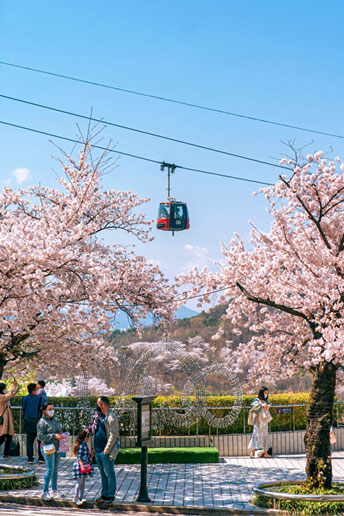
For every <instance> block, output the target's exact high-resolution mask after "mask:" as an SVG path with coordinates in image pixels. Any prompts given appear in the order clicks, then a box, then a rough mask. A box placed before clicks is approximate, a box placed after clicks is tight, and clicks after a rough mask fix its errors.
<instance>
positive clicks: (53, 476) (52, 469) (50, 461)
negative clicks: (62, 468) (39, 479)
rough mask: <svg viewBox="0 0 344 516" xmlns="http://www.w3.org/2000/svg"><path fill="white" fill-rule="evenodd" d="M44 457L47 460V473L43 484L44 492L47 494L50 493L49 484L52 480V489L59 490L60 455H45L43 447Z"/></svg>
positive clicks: (57, 453) (56, 453)
mask: <svg viewBox="0 0 344 516" xmlns="http://www.w3.org/2000/svg"><path fill="white" fill-rule="evenodd" d="M42 455H43V457H44V460H45V465H46V468H47V469H46V471H45V475H44V484H43V491H44V492H45V493H47V492H48V491H49V484H50V480H51V489H53V490H55V489H57V474H58V469H59V463H60V453H59V452H55V453H52V454H51V455H47V454H46V453H44V450H43V447H42Z"/></svg>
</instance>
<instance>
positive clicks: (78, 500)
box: [73, 498, 84, 506]
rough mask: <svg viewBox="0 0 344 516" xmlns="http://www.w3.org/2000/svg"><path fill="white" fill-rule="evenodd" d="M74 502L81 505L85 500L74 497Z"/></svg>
mask: <svg viewBox="0 0 344 516" xmlns="http://www.w3.org/2000/svg"><path fill="white" fill-rule="evenodd" d="M73 502H74V503H75V504H76V505H79V506H80V505H82V504H83V503H84V502H83V500H80V498H73Z"/></svg>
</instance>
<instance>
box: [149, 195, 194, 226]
mask: <svg viewBox="0 0 344 516" xmlns="http://www.w3.org/2000/svg"><path fill="white" fill-rule="evenodd" d="M156 227H157V228H158V229H161V230H162V231H184V229H189V227H190V219H189V212H188V207H187V205H186V203H185V202H181V201H174V200H170V201H166V202H161V203H160V206H159V212H158V220H157V223H156Z"/></svg>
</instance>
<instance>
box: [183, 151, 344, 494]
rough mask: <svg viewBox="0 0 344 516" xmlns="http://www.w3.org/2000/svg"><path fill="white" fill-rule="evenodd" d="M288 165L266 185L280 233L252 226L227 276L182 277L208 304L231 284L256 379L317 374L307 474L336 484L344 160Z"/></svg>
mask: <svg viewBox="0 0 344 516" xmlns="http://www.w3.org/2000/svg"><path fill="white" fill-rule="evenodd" d="M282 163H284V164H285V163H287V164H289V165H290V167H291V169H292V172H291V177H289V178H288V177H286V176H280V180H279V181H278V182H277V183H276V184H275V185H274V186H271V187H268V188H265V189H262V190H261V192H262V193H263V194H264V195H265V197H266V199H267V201H268V203H269V213H270V215H271V217H272V224H271V228H270V231H269V232H267V233H264V232H261V231H259V230H258V229H257V228H256V227H255V226H254V225H253V224H252V226H253V229H252V231H251V239H250V245H249V246H248V248H246V247H245V244H244V241H243V239H242V238H241V237H240V235H239V234H236V235H235V237H234V238H233V240H232V241H231V243H230V245H229V246H228V247H227V246H225V245H223V246H222V253H223V256H224V263H223V265H222V266H221V267H220V270H219V271H218V272H216V273H209V272H207V271H206V270H203V271H197V270H193V271H191V272H190V273H189V274H186V275H182V276H181V277H180V282H182V283H185V284H186V283H193V284H194V285H195V289H194V292H195V294H196V293H198V292H200V291H201V289H203V287H204V286H205V289H206V290H205V292H206V293H205V295H204V297H203V298H201V301H207V300H208V301H210V299H209V293H210V292H211V291H213V290H214V289H218V288H222V287H224V288H227V289H228V290H226V291H225V295H223V296H222V299H221V300H220V302H223V303H224V304H225V303H229V304H228V309H227V312H226V314H225V315H224V317H225V318H227V319H229V320H230V321H231V322H232V324H233V325H238V327H243V328H245V327H246V328H248V329H249V330H250V331H252V332H254V333H253V336H251V337H250V338H249V339H248V340H247V341H243V342H242V343H241V344H240V345H239V347H238V349H237V352H236V353H235V354H234V356H233V357H232V362H233V363H234V362H235V359H236V360H237V364H238V369H239V370H240V369H241V370H242V369H243V368H244V367H245V366H246V365H249V373H250V375H251V377H254V378H255V379H256V380H259V379H260V378H261V379H265V380H266V379H269V378H275V379H277V378H280V377H288V376H292V375H293V374H294V373H295V370H297V369H301V370H304V369H306V370H308V371H310V373H311V374H312V377H313V384H312V390H311V396H310V399H311V401H310V405H309V411H308V419H307V429H306V435H305V445H306V453H307V465H306V473H307V478H308V481H309V482H310V485H312V486H314V487H317V486H319V485H321V484H322V483H323V482H324V483H325V486H327V487H328V486H330V485H331V480H332V466H331V451H330V442H329V431H330V426H331V424H332V422H333V420H332V419H333V416H332V414H333V403H334V396H335V385H336V374H337V371H338V368H339V367H340V365H341V364H343V362H344V174H343V172H342V171H343V170H344V163H343V162H342V161H341V160H340V159H339V158H335V159H334V160H332V161H331V160H330V161H329V160H327V159H324V158H323V153H322V152H321V151H319V152H315V153H314V154H309V155H308V156H307V158H306V159H302V157H301V155H300V153H299V152H298V151H295V155H294V157H293V159H289V160H287V159H283V160H282ZM338 168H339V170H338ZM222 332H223V330H222V329H220V331H219V335H220V334H221V333H222ZM251 335H252V334H251Z"/></svg>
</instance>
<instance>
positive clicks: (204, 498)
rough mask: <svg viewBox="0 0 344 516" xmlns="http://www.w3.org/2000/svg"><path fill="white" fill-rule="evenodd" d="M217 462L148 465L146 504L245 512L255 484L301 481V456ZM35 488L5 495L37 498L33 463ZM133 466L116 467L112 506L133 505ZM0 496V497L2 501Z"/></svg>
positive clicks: (91, 493)
mask: <svg viewBox="0 0 344 516" xmlns="http://www.w3.org/2000/svg"><path fill="white" fill-rule="evenodd" d="M73 460H74V459H61V467H60V470H59V471H60V472H59V489H60V490H61V491H62V493H63V494H64V500H71V498H72V497H73V489H74V481H73V479H72V463H73ZM222 460H223V462H222V463H219V464H152V465H149V466H148V483H149V485H148V489H149V496H150V498H151V500H152V504H151V505H152V506H166V508H167V506H175V507H178V508H179V510H180V512H183V510H182V507H189V508H191V507H204V508H209V509H224V508H225V509H232V511H234V512H235V511H240V512H241V511H244V512H246V511H248V512H251V514H252V510H253V507H252V505H251V504H250V503H249V501H250V499H251V498H252V495H253V493H252V488H253V487H254V486H255V484H256V483H257V482H262V481H265V480H266V481H268V480H279V479H280V480H287V479H292V478H298V479H302V478H304V468H305V456H304V455H294V456H278V457H275V458H272V459H250V458H249V457H226V458H224V459H222ZM9 463H12V464H14V463H15V464H17V465H26V460H25V459H24V458H20V457H18V458H17V457H16V458H12V459H10V460H9ZM34 468H35V470H36V474H37V476H38V479H39V486H38V487H36V488H33V489H30V490H27V491H25V490H20V491H19V490H18V491H11V492H10V493H8V494H11V495H18V496H19V495H20V496H25V497H28V498H36V499H37V498H38V497H39V496H40V494H41V490H42V483H43V482H42V479H43V475H44V471H45V465H44V464H43V465H41V464H34ZM139 471H140V469H139V466H137V465H119V466H116V475H117V487H118V490H117V495H116V502H119V503H125V504H132V503H135V500H136V497H137V493H138V488H139V479H140V475H139ZM333 471H334V478H335V480H344V452H343V451H342V452H335V453H334V457H333ZM86 485H87V487H86V497H87V498H88V499H89V500H90V501H92V500H94V499H95V498H97V497H98V496H99V495H100V489H101V482H100V476H99V473H98V470H97V468H95V475H94V477H93V478H92V479H89V480H88V481H87V484H86ZM4 494H6V493H4V492H2V493H1V497H0V498H2V499H3V495H4Z"/></svg>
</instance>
